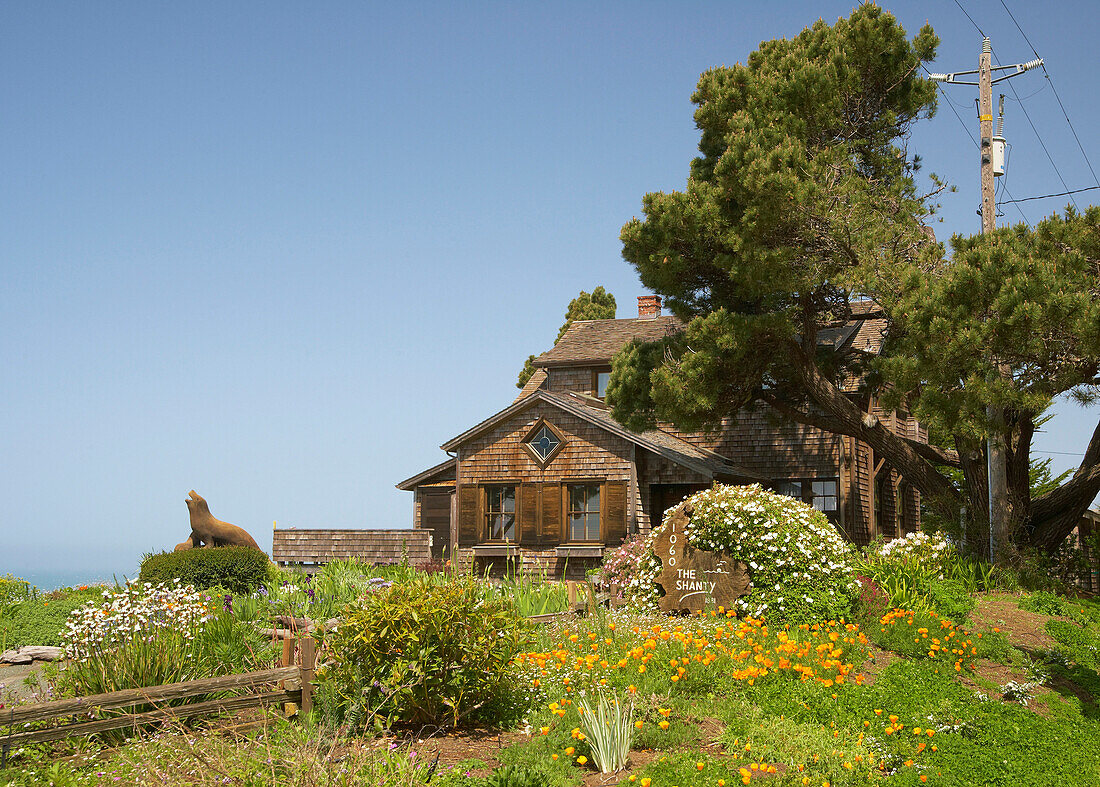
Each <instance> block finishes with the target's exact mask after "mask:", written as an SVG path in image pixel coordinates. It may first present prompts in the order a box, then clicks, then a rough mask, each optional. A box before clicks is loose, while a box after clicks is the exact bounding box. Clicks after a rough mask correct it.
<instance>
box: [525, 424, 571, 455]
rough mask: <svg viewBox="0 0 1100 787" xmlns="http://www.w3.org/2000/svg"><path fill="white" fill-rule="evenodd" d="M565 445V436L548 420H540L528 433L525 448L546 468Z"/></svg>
mask: <svg viewBox="0 0 1100 787" xmlns="http://www.w3.org/2000/svg"><path fill="white" fill-rule="evenodd" d="M563 445H565V436H564V435H563V434H562V433H561V432H559V431H558V430H557V429H556V428H555V427H554V426H552V425H551V424H550V423H549V422H548V421H546V419H544V418H540V419H539V420H538V421H537V422H536V423H535V425H534V427H532V429H531V431H529V432H528V433H527V437H525V438H524V440H523V447H524V448H526V449H527V451H528V453H530V454H531V457H532V458H533V459H534V460H535V461H536V462H538V463H539V464H540V465H541V466H543V467H546V465H548V464H550V460H551V459H553V458H554V457H555V456H557V453H558V451H560V450H561V449H562V446H563Z"/></svg>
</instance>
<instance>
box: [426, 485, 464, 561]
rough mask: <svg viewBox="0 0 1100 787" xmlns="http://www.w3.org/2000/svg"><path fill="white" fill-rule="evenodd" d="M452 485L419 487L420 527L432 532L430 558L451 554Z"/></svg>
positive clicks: (453, 491) (443, 557)
mask: <svg viewBox="0 0 1100 787" xmlns="http://www.w3.org/2000/svg"><path fill="white" fill-rule="evenodd" d="M454 494H455V489H454V487H453V486H441V487H420V527H421V528H422V529H424V530H430V531H431V532H432V560H446V559H447V558H448V557H450V554H451V501H452V500H453V499H454Z"/></svg>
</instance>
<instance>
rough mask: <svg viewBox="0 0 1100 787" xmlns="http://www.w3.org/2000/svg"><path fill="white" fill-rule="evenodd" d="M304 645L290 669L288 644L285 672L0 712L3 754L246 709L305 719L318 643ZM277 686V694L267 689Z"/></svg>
mask: <svg viewBox="0 0 1100 787" xmlns="http://www.w3.org/2000/svg"><path fill="white" fill-rule="evenodd" d="M298 644H299V645H300V654H301V664H300V665H292V663H291V662H292V661H293V660H294V652H295V648H294V645H295V642H294V640H292V639H288V640H284V645H283V666H282V667H277V668H275V669H268V670H259V671H257V672H246V673H241V674H236V675H224V676H222V677H218V678H201V679H199V680H186V681H182V682H180V683H168V684H165V685H163V686H148V687H145V688H140V689H124V690H122V691H112V692H109V693H106V694H94V695H91V696H88V697H76V698H74V699H65V700H53V701H52V702H41V703H37V704H35V705H23V706H19V707H14V708H10V709H8V710H3V711H0V726H7V727H8V731H7V732H0V745H2V746H3V748H4V749H5V750H7V749H10V747H12V746H20V745H22V744H25V743H44V742H46V741H56V740H61V739H63V738H69V737H77V736H83V735H93V734H95V733H98V732H108V731H110V730H118V729H125V728H128V727H137V726H140V725H143V724H149V723H151V722H157V721H164V720H167V719H186V718H193V717H196V716H206V715H211V714H215V713H225V712H235V711H239V710H244V709H246V708H258V707H265V706H268V705H275V704H280V703H295V704H296V705H300V706H301V708H302V711H303V713H308V712H309V710H310V707H311V706H312V682H313V674H314V666H315V662H316V658H317V657H316V643H315V642H314V640H313V639H311V638H308V637H306V638H303V639H301V640H300V642H299V643H298ZM272 684H274V687H273V688H267V687H268V686H271V685H272ZM240 689H249V690H250V691H249V692H248V693H247V694H242V695H239V696H233V697H223V698H220V699H213V700H204V701H202V702H193V703H189V704H186V705H174V706H165V707H155V708H154V709H153V710H148V711H136V710H135V711H132V712H130V713H123V714H121V715H118V716H111V717H109V718H105V719H91V720H87V721H72V722H69V723H66V724H61V725H59V726H56V727H47V728H44V729H38V730H22V731H19V732H16V731H15V729H14V728H15V727H16V726H17V725H20V726H22V725H26V724H30V723H33V722H43V721H52V720H55V719H65V718H68V717H72V716H81V717H85V718H86V717H87V716H88V715H90V714H95V713H98V712H100V711H105V710H118V709H120V708H135V707H136V706H139V705H154V706H155V705H156V704H157V703H165V702H171V701H173V700H181V699H188V698H191V697H201V696H203V695H205V694H219V693H222V692H226V691H236V690H240Z"/></svg>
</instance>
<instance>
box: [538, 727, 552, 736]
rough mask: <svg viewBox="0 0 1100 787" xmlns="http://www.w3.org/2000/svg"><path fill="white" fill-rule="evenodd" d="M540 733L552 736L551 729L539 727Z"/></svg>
mask: <svg viewBox="0 0 1100 787" xmlns="http://www.w3.org/2000/svg"><path fill="white" fill-rule="evenodd" d="M539 732H541V733H542V734H543V735H549V734H550V728H549V727H539Z"/></svg>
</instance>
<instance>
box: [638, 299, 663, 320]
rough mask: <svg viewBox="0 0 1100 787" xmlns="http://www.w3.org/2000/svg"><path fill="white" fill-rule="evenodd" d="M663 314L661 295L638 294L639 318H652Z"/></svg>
mask: <svg viewBox="0 0 1100 787" xmlns="http://www.w3.org/2000/svg"><path fill="white" fill-rule="evenodd" d="M660 316H661V296H660V295H639V296H638V319H639V320H652V319H653V318H654V317H660Z"/></svg>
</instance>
